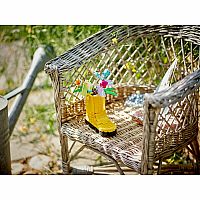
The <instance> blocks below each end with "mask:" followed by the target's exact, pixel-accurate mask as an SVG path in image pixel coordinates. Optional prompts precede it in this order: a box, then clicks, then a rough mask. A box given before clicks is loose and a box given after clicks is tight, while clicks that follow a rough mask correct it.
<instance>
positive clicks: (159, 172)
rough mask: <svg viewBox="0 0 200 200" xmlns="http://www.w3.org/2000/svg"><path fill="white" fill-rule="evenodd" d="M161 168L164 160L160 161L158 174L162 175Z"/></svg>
mask: <svg viewBox="0 0 200 200" xmlns="http://www.w3.org/2000/svg"><path fill="white" fill-rule="evenodd" d="M161 167H162V159H160V160H159V164H158V171H157V174H161Z"/></svg>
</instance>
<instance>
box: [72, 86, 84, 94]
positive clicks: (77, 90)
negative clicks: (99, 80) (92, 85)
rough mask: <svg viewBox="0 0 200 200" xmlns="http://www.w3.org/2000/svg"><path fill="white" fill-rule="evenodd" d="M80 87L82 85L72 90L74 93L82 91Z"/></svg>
mask: <svg viewBox="0 0 200 200" xmlns="http://www.w3.org/2000/svg"><path fill="white" fill-rule="evenodd" d="M82 89H83V86H79V87H78V89H76V90H74V93H75V92H82Z"/></svg>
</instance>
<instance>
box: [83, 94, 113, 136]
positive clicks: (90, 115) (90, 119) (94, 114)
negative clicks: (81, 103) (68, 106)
mask: <svg viewBox="0 0 200 200" xmlns="http://www.w3.org/2000/svg"><path fill="white" fill-rule="evenodd" d="M86 123H87V124H89V125H90V127H91V128H93V129H95V130H96V131H97V132H98V133H100V134H101V135H102V136H104V137H109V136H114V135H115V134H116V125H115V124H114V123H113V122H112V121H111V120H110V119H109V117H108V116H107V114H106V109H105V97H101V96H99V95H95V96H93V95H90V94H88V95H87V96H86Z"/></svg>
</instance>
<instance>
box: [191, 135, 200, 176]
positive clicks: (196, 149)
mask: <svg viewBox="0 0 200 200" xmlns="http://www.w3.org/2000/svg"><path fill="white" fill-rule="evenodd" d="M191 148H192V150H193V151H194V154H195V155H194V156H195V159H196V167H197V174H199V173H200V171H199V164H200V150H199V143H198V140H197V138H196V139H195V140H194V141H193V142H192V143H191Z"/></svg>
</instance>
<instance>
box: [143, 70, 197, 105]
mask: <svg viewBox="0 0 200 200" xmlns="http://www.w3.org/2000/svg"><path fill="white" fill-rule="evenodd" d="M199 86H200V69H199V70H196V71H195V72H193V73H191V74H189V75H188V76H186V77H185V78H183V79H182V80H180V81H178V82H176V83H174V84H173V85H171V86H170V87H168V88H167V89H164V90H162V91H160V92H156V93H154V94H145V100H147V101H148V103H149V104H151V105H152V106H153V107H154V108H155V107H157V108H162V107H167V106H169V105H171V104H175V103H176V102H179V101H181V100H183V99H184V98H185V97H186V96H187V95H188V94H190V93H192V92H194V91H195V90H196V89H197V88H198V87H199Z"/></svg>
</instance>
